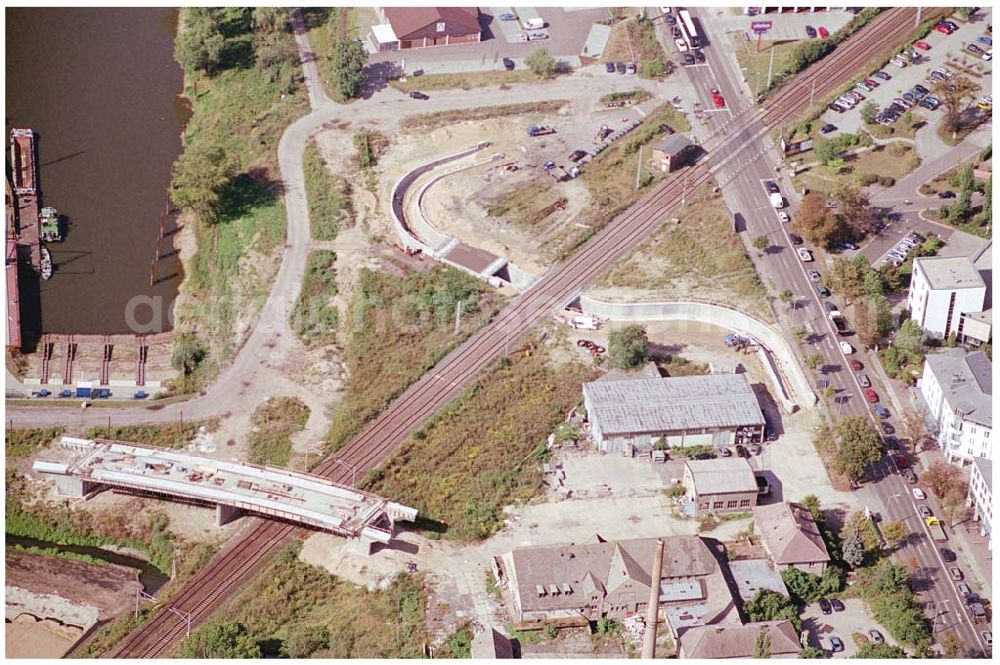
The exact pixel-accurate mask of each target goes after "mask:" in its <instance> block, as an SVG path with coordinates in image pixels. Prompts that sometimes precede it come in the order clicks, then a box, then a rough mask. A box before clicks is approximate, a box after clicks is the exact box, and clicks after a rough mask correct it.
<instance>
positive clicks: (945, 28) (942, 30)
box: [934, 23, 955, 35]
mask: <svg viewBox="0 0 1000 665" xmlns="http://www.w3.org/2000/svg"><path fill="white" fill-rule="evenodd" d="M934 29H935V30H937V31H938V32H940V33H942V34H945V35H950V34H951V33H953V32H955V31H954V30H952V29H951V28H949V27H948V26H946V25H945V24H944V23H938V24H937V25H935V26H934Z"/></svg>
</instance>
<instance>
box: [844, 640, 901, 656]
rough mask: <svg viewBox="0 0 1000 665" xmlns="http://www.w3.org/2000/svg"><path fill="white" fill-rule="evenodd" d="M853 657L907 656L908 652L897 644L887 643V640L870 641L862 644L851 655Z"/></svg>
mask: <svg viewBox="0 0 1000 665" xmlns="http://www.w3.org/2000/svg"><path fill="white" fill-rule="evenodd" d="M851 657H852V658H874V659H881V658H906V657H907V656H906V652H905V651H903V650H902V649H900V648H899V647H897V646H894V645H892V644H886V643H885V642H883V643H881V644H873V643H871V642H868V643H867V644H862V645H861V648H859V649H858V652H857V653H856V654H854V655H853V656H851Z"/></svg>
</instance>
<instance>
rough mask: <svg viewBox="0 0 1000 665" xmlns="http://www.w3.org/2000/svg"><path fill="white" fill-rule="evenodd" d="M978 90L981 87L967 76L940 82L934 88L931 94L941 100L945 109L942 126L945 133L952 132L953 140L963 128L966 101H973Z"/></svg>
mask: <svg viewBox="0 0 1000 665" xmlns="http://www.w3.org/2000/svg"><path fill="white" fill-rule="evenodd" d="M977 90H979V86H978V85H976V84H975V83H973V82H972V81H970V80H969V79H968V78H967V77H965V76H956V77H954V78H951V79H946V80H944V81H939V82H938V83H937V84H935V85H934V87H933V88H932V93H931V94H933V95H934V96H935V97H937V98H938V99H940V100H941V105H942V107H943V108H944V118H942V124H943V125H944V129H945V131H947V132H951V138H952V139H955V137H956V136H958V130H960V129H961V128H962V115H963V114H964V112H965V110H966V101H967V100H970V99H972V98H973V95H974V94H975V92H976V91H977Z"/></svg>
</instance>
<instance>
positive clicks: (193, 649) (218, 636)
mask: <svg viewBox="0 0 1000 665" xmlns="http://www.w3.org/2000/svg"><path fill="white" fill-rule="evenodd" d="M181 657H182V658H260V657H261V654H260V646H259V645H258V644H257V641H256V640H254V638H253V637H252V636H251V635H250V634H249V632H247V629H246V626H244V625H243V624H242V623H239V622H237V621H218V620H212V621H208V622H207V623H206V624H205V625H203V626H202V627H201V628H199V629H198V630H196V631H194V632H193V633H191V636H190V637H188V638H187V639H186V640H184V642H183V643H182V644H181Z"/></svg>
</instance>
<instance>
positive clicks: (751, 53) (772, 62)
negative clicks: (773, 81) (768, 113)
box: [729, 32, 798, 92]
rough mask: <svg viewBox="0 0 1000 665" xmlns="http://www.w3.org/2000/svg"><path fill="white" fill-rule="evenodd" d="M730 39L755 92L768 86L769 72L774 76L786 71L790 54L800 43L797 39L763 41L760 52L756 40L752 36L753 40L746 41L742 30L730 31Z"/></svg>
mask: <svg viewBox="0 0 1000 665" xmlns="http://www.w3.org/2000/svg"><path fill="white" fill-rule="evenodd" d="M729 39H730V41H731V42H732V44H733V51H735V53H736V62H737V63H739V66H740V70H741V71H742V72H743V77H744V78H745V79H746V80H747V83H749V84H750V89H751V90H753V91H755V92H763V91H764V90H765V88H766V87H767V81H768V72H770V73H771V77H772V78H773V77H774V76H776V75H777V74H778V72H781V71H784V69H785V67H786V66H787V65H788V62H789V55H791V53H792V49H794V48H795V45H796V44H797V43H798V41H796V40H792V41H783V42H775V41H761V43H760V51H759V52H758V51H757V42H756V40H753V39H752V38H751V41H749V42H747V41H745V40H744V39H743V33H742V32H731V33H729Z"/></svg>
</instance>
